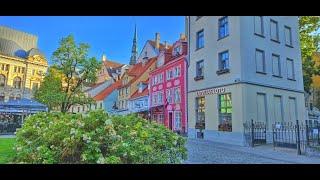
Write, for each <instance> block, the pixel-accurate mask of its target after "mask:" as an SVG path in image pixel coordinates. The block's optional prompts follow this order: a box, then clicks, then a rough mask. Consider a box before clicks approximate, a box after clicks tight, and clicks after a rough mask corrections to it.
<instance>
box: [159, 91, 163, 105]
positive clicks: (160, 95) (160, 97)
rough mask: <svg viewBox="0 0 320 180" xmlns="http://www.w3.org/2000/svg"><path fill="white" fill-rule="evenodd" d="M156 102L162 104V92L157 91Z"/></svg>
mask: <svg viewBox="0 0 320 180" xmlns="http://www.w3.org/2000/svg"><path fill="white" fill-rule="evenodd" d="M158 104H163V92H162V91H159V92H158Z"/></svg>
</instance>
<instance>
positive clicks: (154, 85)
mask: <svg viewBox="0 0 320 180" xmlns="http://www.w3.org/2000/svg"><path fill="white" fill-rule="evenodd" d="M186 58H187V41H186V38H185V37H184V36H181V38H180V40H178V41H176V42H175V43H174V44H173V46H172V47H170V48H167V49H165V50H162V51H161V52H160V54H159V56H158V59H157V62H156V69H155V70H153V71H152V72H150V75H149V83H150V89H149V98H150V100H149V102H150V113H151V119H153V120H155V121H157V122H159V123H162V124H164V125H165V126H166V127H168V128H169V129H171V130H173V131H176V132H179V133H183V134H184V133H186V130H187V114H186V109H187V107H186V95H187V93H186V70H187V67H186Z"/></svg>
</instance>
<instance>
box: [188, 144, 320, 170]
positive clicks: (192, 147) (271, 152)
mask: <svg viewBox="0 0 320 180" xmlns="http://www.w3.org/2000/svg"><path fill="white" fill-rule="evenodd" d="M187 149H188V160H187V161H185V163H186V164H190V163H191V164H205V163H209V164H215V163H217V164H320V158H316V157H308V156H303V155H297V151H296V150H294V149H293V150H292V149H283V148H276V149H274V148H273V146H272V145H264V146H257V147H255V148H251V147H243V146H237V145H229V144H224V143H218V142H212V141H207V140H201V139H188V142H187Z"/></svg>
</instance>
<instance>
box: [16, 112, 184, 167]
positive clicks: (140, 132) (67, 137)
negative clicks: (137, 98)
mask: <svg viewBox="0 0 320 180" xmlns="http://www.w3.org/2000/svg"><path fill="white" fill-rule="evenodd" d="M16 141H17V142H16V146H15V150H16V156H15V159H14V161H15V162H16V163H50V164H51V163H101V164H103V163H180V162H181V161H182V160H184V159H186V156H187V155H186V154H187V151H186V148H185V139H184V138H183V137H181V136H179V135H177V134H175V133H173V132H171V131H170V130H168V129H167V128H165V127H164V126H163V125H159V124H156V123H153V122H151V123H150V122H148V121H146V120H144V119H142V118H139V117H137V116H136V115H128V116H108V114H106V113H105V112H104V111H101V110H99V111H92V112H90V113H89V114H88V115H86V116H82V115H80V114H76V115H75V114H63V113H38V114H36V115H33V116H30V117H28V118H27V120H26V121H25V123H24V125H23V127H22V128H21V129H20V130H18V132H17V138H16Z"/></svg>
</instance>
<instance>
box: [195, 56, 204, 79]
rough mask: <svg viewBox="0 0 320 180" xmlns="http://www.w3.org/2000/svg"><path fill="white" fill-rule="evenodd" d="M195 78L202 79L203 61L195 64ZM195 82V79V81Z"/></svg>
mask: <svg viewBox="0 0 320 180" xmlns="http://www.w3.org/2000/svg"><path fill="white" fill-rule="evenodd" d="M196 68H197V69H196V78H202V79H203V76H204V61H203V60H200V61H198V62H197V64H196ZM196 80H197V79H196Z"/></svg>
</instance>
